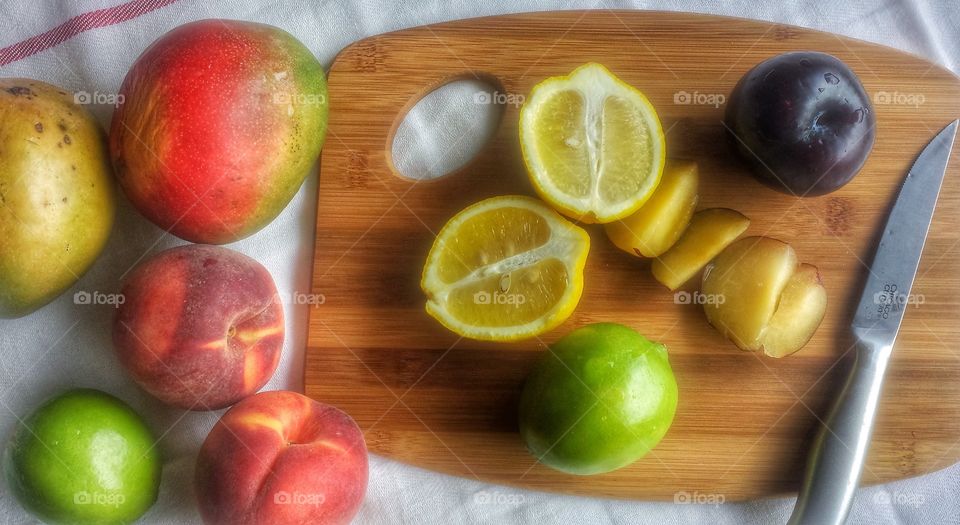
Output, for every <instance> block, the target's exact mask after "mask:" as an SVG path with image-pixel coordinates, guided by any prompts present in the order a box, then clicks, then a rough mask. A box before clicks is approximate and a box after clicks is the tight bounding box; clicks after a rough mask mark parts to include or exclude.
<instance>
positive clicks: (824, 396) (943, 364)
mask: <svg viewBox="0 0 960 525" xmlns="http://www.w3.org/2000/svg"><path fill="white" fill-rule="evenodd" d="M792 50H817V51H824V52H827V53H831V54H833V55H836V56H837V57H839V58H840V59H842V60H843V61H844V62H846V63H847V64H849V65H850V66H851V67H852V68H853V70H854V71H856V73H857V74H858V75H859V76H860V79H861V80H862V81H863V84H864V86H865V87H866V90H867V92H868V93H870V94H871V96H872V97H874V100H875V106H874V107H875V110H876V114H877V121H878V129H877V139H876V145H875V147H874V149H873V153H872V154H871V155H870V158H869V161H868V162H867V164H866V166H865V167H864V168H863V171H862V172H861V174H860V175H859V176H858V177H857V178H856V179H854V181H853V182H851V183H850V184H849V185H847V186H846V187H844V188H843V189H842V190H840V191H837V192H835V193H833V194H830V195H827V196H823V197H817V198H808V199H796V198H793V197H790V196H787V195H784V194H781V193H778V192H775V191H773V190H770V189H768V188H766V187H764V186H762V185H761V184H759V183H758V182H756V181H754V180H753V179H752V178H751V177H750V176H749V175H748V174H747V172H746V170H745V169H744V168H743V167H742V166H741V165H740V164H739V163H738V161H737V159H736V158H735V157H734V156H733V155H732V154H731V152H730V151H729V150H728V149H727V146H726V143H725V139H724V135H723V133H724V128H723V126H722V125H721V119H722V117H723V110H724V108H723V106H722V105H720V106H719V107H714V106H713V105H706V104H682V103H677V102H683V101H684V98H683V97H684V95H682V94H681V93H687V94H689V95H690V98H691V99H699V100H701V101H702V100H705V99H704V98H703V96H702V95H710V94H717V93H719V94H722V95H725V96H726V95H728V94H729V92H730V90H731V89H732V87H733V85H734V84H735V83H736V81H737V80H738V79H739V78H740V77H741V75H743V73H745V72H746V71H747V70H748V69H749V68H751V67H752V66H753V65H755V64H757V63H758V62H760V61H761V60H763V59H765V58H768V57H770V56H773V55H776V54H778V53H782V52H786V51H792ZM589 61H597V62H601V63H603V64H605V65H606V66H607V67H609V68H610V69H611V70H612V71H613V72H614V73H616V74H617V75H618V76H620V77H621V78H623V79H624V80H626V81H627V82H629V83H630V84H632V85H634V86H636V87H638V88H639V89H640V90H642V91H643V92H644V93H646V95H647V96H648V97H649V98H650V100H651V101H652V103H653V104H654V106H655V107H656V108H657V111H658V112H659V114H660V117H661V119H662V121H663V124H664V129H665V130H667V135H666V137H667V145H668V153H669V156H670V157H672V158H687V159H693V160H696V161H697V162H699V163H700V166H701V174H702V176H701V178H702V182H701V207H702V208H705V207H714V206H723V207H730V208H734V209H737V210H739V211H741V212H743V213H745V214H746V215H748V216H749V217H750V218H751V219H752V220H753V223H752V224H751V226H750V229H749V230H748V232H747V234H748V235H762V234H766V235H771V236H774V237H777V238H780V239H784V240H787V241H789V242H790V243H791V244H793V246H794V247H795V248H796V251H797V253H798V254H799V257H800V259H801V260H802V261H805V262H809V263H813V264H815V265H816V266H818V267H819V268H820V270H821V272H822V274H823V278H824V281H825V284H826V287H827V290H828V294H829V308H828V312H827V317H826V319H825V320H824V322H823V325H822V326H821V327H820V329H819V331H818V332H817V334H816V335H815V337H814V338H813V340H812V341H811V342H810V343H809V344H808V345H807V347H805V348H804V349H803V350H802V351H801V352H800V353H799V354H796V355H794V356H792V357H789V358H786V359H781V360H776V359H771V358H766V357H762V356H759V355H756V354H752V353H747V352H741V351H740V350H738V349H737V348H735V347H734V346H733V344H731V343H729V342H727V341H726V340H724V339H723V338H722V337H721V336H720V335H718V334H717V332H715V331H714V330H713V329H712V328H710V326H708V325H707V322H706V320H705V318H704V315H703V313H702V311H701V310H700V308H699V307H697V306H691V305H681V304H675V302H674V297H673V294H672V293H670V292H668V291H667V290H666V289H665V288H663V287H662V286H661V285H659V284H658V283H656V282H655V281H654V280H653V278H652V277H651V276H650V274H649V271H648V264H647V263H645V262H642V261H640V260H638V259H636V258H633V257H631V256H628V255H626V254H623V253H621V252H619V251H617V250H616V249H615V248H614V247H613V246H612V245H611V244H610V243H609V242H607V240H606V238H605V236H604V234H603V232H602V230H601V229H600V228H598V227H595V226H591V227H588V231H589V232H590V234H591V237H592V240H593V243H592V247H591V252H590V256H589V261H588V263H587V268H586V283H585V291H584V294H583V298H582V300H581V301H580V304H579V306H578V308H577V310H576V312H575V313H574V314H573V316H572V317H571V318H570V319H569V320H567V322H566V323H564V324H563V325H562V326H560V327H559V328H557V329H556V330H553V331H552V332H550V333H548V334H546V335H545V336H543V337H542V340H537V339H532V340H529V341H523V342H518V343H510V344H496V343H481V342H475V341H470V340H461V339H459V338H458V337H457V336H456V335H454V334H452V333H450V332H448V331H446V330H445V329H444V328H442V327H441V326H440V324H439V323H437V322H436V321H434V320H433V319H432V318H430V317H429V316H427V314H426V313H424V309H423V307H424V297H423V294H422V293H421V291H420V289H419V280H420V272H421V269H422V266H423V263H424V260H425V258H426V255H427V251H428V250H429V248H430V245H431V243H432V241H433V239H434V232H437V231H438V230H439V229H440V228H441V227H442V226H443V224H444V223H445V222H446V221H447V219H449V218H450V217H452V216H453V215H454V214H455V213H456V212H457V211H459V210H460V209H462V208H464V207H466V206H467V205H469V204H471V203H473V202H476V201H478V200H480V199H483V198H486V197H490V196H494V195H503V194H513V193H521V194H531V195H532V194H533V191H532V188H531V187H530V184H529V183H528V181H527V177H526V175H525V171H524V168H523V165H522V163H521V161H520V154H519V145H518V140H517V120H518V108H517V107H515V106H512V105H506V107H505V110H504V113H503V118H502V121H501V123H500V126H499V128H498V131H497V132H496V134H495V136H494V137H493V139H492V140H491V142H490V143H489V144H488V146H487V147H486V149H484V150H483V151H482V152H481V153H480V154H479V155H478V156H477V157H476V158H475V159H474V160H473V162H472V163H471V164H469V165H468V166H466V167H465V168H464V169H462V170H460V171H459V172H457V173H455V174H453V175H450V176H447V177H444V178H441V179H439V180H434V181H430V182H420V183H415V182H412V181H410V180H409V179H404V178H401V177H400V176H398V175H397V174H396V172H395V170H394V168H393V167H392V163H391V160H390V145H391V144H392V142H393V134H394V132H395V131H396V129H397V126H398V125H399V123H400V121H401V120H402V119H403V116H404V115H405V114H406V112H407V110H408V109H409V108H410V107H412V106H413V105H414V104H415V103H416V102H417V101H418V100H419V99H420V98H421V97H423V96H424V95H425V94H427V93H429V92H430V91H432V90H433V89H435V88H437V87H438V86H441V85H443V84H445V83H448V82H451V81H453V80H457V79H462V78H475V77H479V78H481V79H486V80H488V81H490V82H492V83H493V84H494V86H495V87H496V89H497V91H498V92H500V93H504V94H527V93H529V91H530V89H531V87H532V86H533V85H534V84H536V83H537V82H539V81H540V80H542V79H544V78H546V77H549V76H553V75H560V74H566V73H568V72H570V71H571V70H573V69H574V68H575V67H576V66H578V65H581V64H583V63H585V62H589ZM329 84H330V86H329V87H330V107H331V113H330V131H329V135H328V137H327V141H326V146H325V148H324V152H323V156H322V162H321V168H320V187H319V204H318V211H317V239H316V257H315V260H314V266H313V279H312V285H313V291H314V293H320V294H323V295H324V297H325V302H324V303H323V304H322V305H317V306H315V307H312V308H311V310H310V322H309V336H308V342H307V346H308V348H307V354H306V364H305V390H306V393H307V395H309V396H311V397H313V398H316V399H318V400H322V401H324V402H327V403H331V404H334V405H337V406H339V407H340V408H342V409H344V410H346V411H347V412H349V413H350V414H351V415H352V416H353V417H354V418H355V419H356V420H357V422H358V423H359V424H360V426H361V427H362V428H363V430H364V431H365V435H366V439H367V443H368V445H369V447H370V450H371V451H373V452H375V453H378V454H382V455H385V456H388V457H390V458H394V459H397V460H400V461H403V462H407V463H411V464H414V465H418V466H421V467H425V468H428V469H433V470H437V471H440V472H446V473H451V474H456V475H460V476H466V477H470V478H477V479H481V480H485V481H492V482H497V483H503V484H508V485H516V486H523V487H528V488H533V489H542V490H550V491H559V492H566V493H576V494H585V495H596V496H613V497H621V498H643V499H667V500H670V499H679V500H682V499H683V498H684V497H685V496H684V494H687V495H689V497H691V498H695V497H700V498H701V499H703V498H707V497H710V496H711V495H713V496H715V497H716V496H722V497H723V498H725V500H726V501H732V500H737V499H746V498H752V497H757V496H767V495H774V494H782V493H787V492H790V491H794V490H796V488H797V487H798V484H799V480H800V477H801V474H802V470H803V465H804V461H805V458H806V454H807V449H808V446H809V443H810V439H811V437H812V435H813V433H814V432H815V430H816V426H817V421H818V420H817V417H818V416H822V415H823V414H824V413H825V411H826V409H827V408H828V406H829V404H830V401H831V400H832V399H833V398H834V397H835V395H836V394H837V392H838V389H839V387H840V386H841V383H842V380H843V379H844V377H845V374H846V371H847V370H848V369H849V365H850V358H851V357H852V354H851V353H850V352H849V349H850V346H851V343H852V341H851V338H850V336H849V334H848V333H847V326H848V325H849V323H850V320H851V317H852V312H853V308H852V306H853V304H854V302H855V301H856V299H857V297H858V296H859V293H860V288H861V285H862V282H863V281H864V278H865V275H866V271H867V270H866V267H865V266H864V265H863V264H862V262H863V261H866V262H869V261H870V260H871V257H872V252H873V250H874V246H875V244H876V242H877V240H878V235H879V232H880V231H881V227H882V224H883V221H884V219H885V216H886V213H887V211H888V209H889V207H890V205H891V203H892V199H893V196H894V194H895V189H896V187H897V185H898V184H899V182H900V181H901V180H902V178H903V177H904V175H905V173H906V172H907V169H908V167H909V166H910V164H911V163H912V162H913V160H914V158H915V156H916V155H917V154H918V153H919V151H920V149H921V148H922V147H923V145H924V144H925V143H926V142H927V141H928V140H930V139H931V138H932V137H933V135H934V134H935V133H936V132H937V131H938V130H939V129H941V128H942V127H943V126H944V125H946V124H947V123H949V122H950V121H951V120H953V119H955V118H957V117H958V116H960V81H958V78H957V77H955V76H953V75H952V74H951V73H949V72H948V71H946V70H944V69H941V68H940V67H938V66H935V65H933V64H930V63H928V62H925V61H923V60H921V59H919V58H916V57H914V56H911V55H907V54H904V53H901V52H898V51H895V50H892V49H887V48H884V47H880V46H877V45H872V44H867V43H864V42H859V41H856V40H851V39H848V38H842V37H839V36H835V35H831V34H826V33H820V32H816V31H811V30H807V29H801V28H797V27H790V26H783V25H774V24H769V23H763V22H753V21H747V20H739V19H733V18H722V17H714V16H703V15H694V14H680V13H661V12H640V11H631V12H627V11H616V12H611V11H587V12H555V13H536V14H522V15H510V16H499V17H492V18H480V19H473V20H464V21H459V22H452V23H444V24H437V25H433V26H428V27H420V28H414V29H407V30H403V31H398V32H396V33H390V34H385V35H380V36H375V37H372V38H368V39H366V40H363V41H360V42H357V43H355V44H353V45H351V46H349V47H348V48H346V49H345V50H343V51H342V52H341V53H340V54H339V55H338V56H337V58H336V60H335V62H334V64H333V66H332V67H331V70H330V75H329ZM675 97H676V99H675ZM437 125H438V126H442V125H443V123H442V122H437ZM949 171H950V172H949V173H948V174H947V177H946V182H945V183H944V186H943V193H942V194H941V196H940V202H939V205H938V209H937V212H936V215H935V217H934V225H933V227H932V229H931V231H930V235H929V238H928V240H927V246H926V250H925V252H924V257H923V260H922V262H921V264H920V271H919V274H918V276H917V280H916V284H915V287H914V291H915V292H916V293H917V294H921V295H922V296H923V298H924V303H923V304H922V305H919V306H916V307H911V308H909V311H908V312H907V313H906V318H905V320H904V324H903V329H902V330H901V332H900V337H899V339H898V341H897V349H896V351H895V353H894V356H893V360H892V363H891V366H890V371H889V373H888V377H887V382H886V386H885V388H884V393H883V400H882V402H881V405H880V414H879V419H878V421H877V428H876V433H875V435H874V439H873V445H872V447H871V449H870V456H869V459H868V462H867V468H866V471H865V473H864V482H865V483H868V484H871V483H878V482H883V481H889V480H894V479H898V478H903V477H908V476H914V475H918V474H922V473H925V472H930V471H933V470H937V469H940V468H943V467H946V466H949V465H951V464H953V463H954V462H955V461H957V459H958V457H960V443H958V439H960V275H958V272H960V263H958V262H957V258H958V256H960V247H958V246H957V243H958V239H960V235H958V232H960V173H958V171H960V161H957V160H955V161H954V162H952V163H951V165H950V170H949ZM695 285H696V283H691V284H690V285H689V286H688V287H687V289H688V290H693V289H695ZM598 321H617V322H621V323H624V324H626V325H629V326H631V327H633V328H635V329H637V330H639V331H640V332H641V333H643V334H645V335H647V336H648V337H650V338H652V339H654V340H658V341H662V342H664V343H666V345H667V346H668V348H669V350H670V360H671V363H672V365H673V369H674V372H675V373H676V377H677V382H678V384H679V388H680V402H679V406H678V410H677V415H676V419H675V420H674V423H673V426H672V427H671V429H670V431H669V432H668V433H667V435H666V437H665V439H664V440H663V441H662V442H661V443H660V445H659V446H657V447H656V449H655V450H654V451H653V452H652V453H650V454H649V455H648V456H647V457H645V458H643V459H642V460H640V461H638V462H636V463H635V464H633V465H632V466H630V467H628V468H624V469H622V470H619V471H616V472H613V473H609V474H604V475H599V476H593V477H577V476H572V475H566V474H562V473H560V472H557V471H554V470H551V469H550V468H547V467H545V466H543V465H540V464H537V463H536V461H535V460H534V458H533V457H532V456H530V455H529V454H528V453H527V452H526V451H525V449H524V448H523V445H522V444H521V441H520V437H519V435H518V433H517V423H516V405H517V399H518V394H519V391H520V387H521V385H522V383H523V379H524V377H525V375H526V374H527V372H528V371H529V370H530V368H531V367H532V365H533V364H534V362H535V361H536V360H537V359H539V358H540V357H541V356H542V355H543V353H544V343H546V344H549V343H551V342H553V341H555V340H556V339H558V338H559V337H561V336H563V335H564V334H566V333H567V332H569V331H571V330H573V329H574V328H577V327H579V326H583V325H584V324H587V323H593V322H598ZM698 494H699V495H700V496H697V495H698Z"/></svg>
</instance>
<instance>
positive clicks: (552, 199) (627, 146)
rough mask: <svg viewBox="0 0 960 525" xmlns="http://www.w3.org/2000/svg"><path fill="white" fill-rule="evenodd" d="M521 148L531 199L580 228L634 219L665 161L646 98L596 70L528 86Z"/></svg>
mask: <svg viewBox="0 0 960 525" xmlns="http://www.w3.org/2000/svg"><path fill="white" fill-rule="evenodd" d="M520 146H521V148H522V150H523V160H524V163H525V164H526V166H527V172H528V173H529V175H530V180H531V181H532V183H533V186H534V188H535V189H536V190H537V193H539V194H540V196H541V197H542V198H543V199H544V200H546V201H547V202H548V203H550V204H551V205H552V206H553V207H554V208H556V209H558V210H560V212H562V213H563V214H564V215H567V216H568V217H571V218H574V219H576V220H578V221H581V222H585V223H594V222H600V223H607V222H611V221H614V220H617V219H620V218H623V217H626V216H627V215H630V214H631V213H633V212H635V211H637V209H638V208H640V206H641V205H643V203H644V202H645V201H646V200H647V198H649V197H650V195H651V194H652V193H653V190H654V189H655V188H656V187H657V184H658V183H659V182H660V175H661V173H662V172H663V163H664V158H665V157H666V146H665V141H664V137H663V128H662V127H661V125H660V119H659V118H658V117H657V112H656V111H655V110H654V109H653V106H652V105H651V104H650V101H649V100H647V97H645V96H644V95H643V93H641V92H640V91H638V90H637V89H635V88H633V87H631V86H630V85H628V84H626V83H625V82H623V81H622V80H620V79H619V78H617V77H616V76H614V75H613V73H611V72H610V71H609V70H607V68H605V67H603V66H601V65H600V64H594V63H590V64H586V65H583V66H580V67H579V68H577V69H576V70H574V71H573V72H572V73H571V74H570V75H568V76H559V77H551V78H548V79H546V80H544V81H543V82H541V83H539V84H537V85H536V86H534V88H533V91H532V92H531V94H530V97H529V99H527V101H526V103H525V104H524V105H523V108H521V110H520Z"/></svg>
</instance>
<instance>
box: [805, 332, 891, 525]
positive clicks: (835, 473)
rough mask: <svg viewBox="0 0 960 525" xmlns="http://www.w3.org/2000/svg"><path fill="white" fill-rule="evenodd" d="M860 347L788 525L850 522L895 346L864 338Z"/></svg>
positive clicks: (817, 444) (819, 436) (809, 464)
mask: <svg viewBox="0 0 960 525" xmlns="http://www.w3.org/2000/svg"><path fill="white" fill-rule="evenodd" d="M856 347H857V348H856V360H855V361H854V364H853V370H852V371H851V372H850V376H849V377H848V378H847V382H846V384H845V385H844V387H843V390H842V391H841V392H840V396H839V397H838V398H837V400H836V402H835V403H834V405H833V408H832V409H831V410H830V413H829V415H828V416H827V418H826V420H824V421H823V425H822V426H821V428H820V431H819V432H818V434H817V437H816V438H815V439H814V441H813V446H812V448H811V452H810V456H809V458H808V459H807V471H806V475H805V477H804V480H803V486H802V487H801V489H800V494H799V496H798V497H797V505H796V507H794V509H793V514H792V515H791V516H790V521H788V524H789V525H841V524H843V523H844V522H846V520H847V514H848V513H849V512H850V506H851V504H852V503H853V496H854V493H855V492H856V489H857V483H858V482H859V481H860V472H861V470H862V469H863V464H864V461H865V459H866V455H867V449H868V448H869V446H870V433H871V431H872V429H873V421H874V419H875V416H876V413H877V404H878V402H879V399H880V388H881V385H882V384H883V374H884V372H885V371H886V369H887V362H888V361H889V360H890V351H891V350H892V346H888V345H883V346H880V345H872V344H868V343H864V342H863V340H862V339H858V342H857V345H856Z"/></svg>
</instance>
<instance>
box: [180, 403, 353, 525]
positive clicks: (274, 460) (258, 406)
mask: <svg viewBox="0 0 960 525" xmlns="http://www.w3.org/2000/svg"><path fill="white" fill-rule="evenodd" d="M367 476H368V466H367V447H366V444H365V443H364V440H363V433H362V432H361V431H360V428H359V427H358V426H357V424H356V423H355V422H354V421H353V419H351V418H350V416H348V415H347V414H346V413H344V412H342V411H340V410H338V409H337V408H334V407H332V406H329V405H325V404H323V403H319V402H317V401H314V400H312V399H310V398H308V397H306V396H303V395H300V394H297V393H295V392H284V391H273V392H261V393H259V394H257V395H254V396H252V397H248V398H247V399H244V400H243V401H241V402H239V403H237V404H236V405H235V406H234V407H233V408H231V409H230V410H228V411H227V413H226V414H224V415H223V417H222V418H220V421H218V422H217V424H216V425H214V427H213V429H212V430H211V431H210V434H209V435H208V436H207V439H206V440H205V441H204V442H203V446H202V447H201V448H200V455H199V457H198V458H197V468H196V477H195V479H194V482H195V490H196V495H197V500H198V502H199V506H200V513H201V515H202V516H203V521H204V523H207V524H230V525H257V524H262V523H269V524H271V525H284V524H288V523H289V524H300V523H310V524H318V525H319V524H346V523H349V522H350V520H351V519H353V517H354V515H356V513H357V511H358V510H359V508H360V504H361V502H362V501H363V496H364V493H365V492H366V488H367Z"/></svg>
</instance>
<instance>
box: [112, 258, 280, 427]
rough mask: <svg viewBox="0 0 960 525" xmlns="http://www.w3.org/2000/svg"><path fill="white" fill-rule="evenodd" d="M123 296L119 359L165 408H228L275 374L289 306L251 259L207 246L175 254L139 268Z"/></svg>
mask: <svg viewBox="0 0 960 525" xmlns="http://www.w3.org/2000/svg"><path fill="white" fill-rule="evenodd" d="M122 295H123V297H124V302H123V304H122V305H121V306H120V308H119V310H118V311H117V317H116V320H115V323H114V331H113V343H114V347H115V349H116V351H117V355H118V356H119V357H120V362H121V363H122V364H123V365H124V367H126V368H127V370H129V371H130V373H131V374H133V378H134V379H135V380H136V381H137V383H139V384H140V386H142V387H143V388H144V389H145V390H146V391H147V392H150V393H151V394H153V395H154V396H155V397H157V398H158V399H160V400H161V401H164V402H165V403H168V404H170V405H173V406H177V407H180V408H185V409H190V410H214V409H218V408H223V407H227V406H230V405H232V404H233V403H236V402H237V401H239V400H241V399H243V398H244V397H246V396H249V395H250V394H253V393H254V392H256V391H257V390H259V389H260V388H261V387H262V386H263V385H264V384H266V382H267V381H268V380H269V379H270V376H272V375H273V371H274V370H276V368H277V363H278V362H279V360H280V350H281V349H282V347H283V333H284V327H283V306H282V305H281V303H280V300H279V297H278V295H277V288H276V286H275V285H274V283H273V278H272V277H271V276H270V273H269V272H268V271H267V269H266V268H264V267H263V266H262V265H261V264H260V263H258V262H257V261H255V260H253V259H251V258H250V257H247V256H246V255H243V254H241V253H238V252H235V251H233V250H228V249H227V248H221V247H219V246H209V245H196V244H194V245H187V246H181V247H178V248H173V249H170V250H167V251H164V252H161V253H160V254H158V255H156V256H154V257H153V258H152V259H149V260H147V261H146V262H144V263H142V264H140V265H139V266H137V267H136V268H135V269H134V270H133V271H132V272H131V274H130V277H129V279H128V280H127V282H126V284H125V285H124V286H123V289H122Z"/></svg>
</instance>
